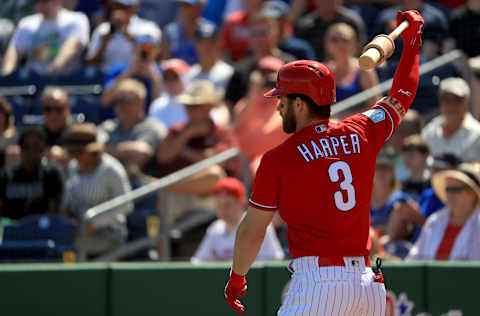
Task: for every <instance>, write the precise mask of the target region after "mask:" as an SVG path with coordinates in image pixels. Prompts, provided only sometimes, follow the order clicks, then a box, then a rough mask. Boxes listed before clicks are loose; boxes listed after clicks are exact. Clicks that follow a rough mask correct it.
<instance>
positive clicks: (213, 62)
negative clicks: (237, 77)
mask: <svg viewBox="0 0 480 316" xmlns="http://www.w3.org/2000/svg"><path fill="white" fill-rule="evenodd" d="M194 39H195V49H196V51H197V54H198V61H199V62H198V64H194V65H193V66H192V67H190V70H189V71H188V74H187V77H188V81H189V82H192V81H194V80H204V79H205V80H210V81H211V82H213V83H214V84H215V86H216V87H217V88H218V89H222V90H224V91H225V89H226V88H227V84H228V81H229V80H230V77H231V76H232V75H233V67H232V66H231V65H230V64H228V63H226V62H224V61H223V60H221V59H220V54H221V53H220V47H219V39H218V27H217V26H216V25H215V24H214V23H212V22H210V21H208V20H206V19H204V18H200V19H199V20H198V24H197V28H196V29H195V32H194Z"/></svg>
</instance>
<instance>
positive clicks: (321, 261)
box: [318, 256, 371, 267]
mask: <svg viewBox="0 0 480 316" xmlns="http://www.w3.org/2000/svg"><path fill="white" fill-rule="evenodd" d="M344 258H345V257H342V256H332V257H318V266H319V267H328V266H341V267H344V266H345V260H344ZM363 258H364V260H365V266H367V267H370V266H371V264H370V257H369V256H364V257H363ZM352 261H354V260H352ZM352 265H355V262H352Z"/></svg>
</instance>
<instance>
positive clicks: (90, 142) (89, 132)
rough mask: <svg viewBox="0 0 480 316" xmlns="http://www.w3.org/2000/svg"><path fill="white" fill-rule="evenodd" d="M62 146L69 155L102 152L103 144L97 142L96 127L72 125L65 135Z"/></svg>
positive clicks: (89, 124)
mask: <svg viewBox="0 0 480 316" xmlns="http://www.w3.org/2000/svg"><path fill="white" fill-rule="evenodd" d="M64 146H65V147H66V149H67V150H68V151H69V152H70V153H81V152H84V151H86V152H101V151H103V144H101V143H98V142H97V134H96V127H95V125H94V124H91V123H82V124H74V125H72V126H71V127H70V128H69V129H68V131H67V133H66V134H65V138H64Z"/></svg>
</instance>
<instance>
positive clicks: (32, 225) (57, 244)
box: [0, 215, 77, 261]
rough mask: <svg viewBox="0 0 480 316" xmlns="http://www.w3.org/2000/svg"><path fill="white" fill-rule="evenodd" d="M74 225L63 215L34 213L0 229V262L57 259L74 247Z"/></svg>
mask: <svg viewBox="0 0 480 316" xmlns="http://www.w3.org/2000/svg"><path fill="white" fill-rule="evenodd" d="M76 231H77V226H76V224H75V223H74V222H73V221H71V220H69V219H67V218H64V217H59V216H47V215H35V216H28V217H25V218H23V219H21V220H19V221H17V222H16V223H14V224H12V225H9V226H6V227H4V229H3V242H2V243H1V245H0V261H25V260H27V261H52V260H56V261H58V260H61V259H62V254H63V252H64V251H67V250H68V251H74V250H75V237H76Z"/></svg>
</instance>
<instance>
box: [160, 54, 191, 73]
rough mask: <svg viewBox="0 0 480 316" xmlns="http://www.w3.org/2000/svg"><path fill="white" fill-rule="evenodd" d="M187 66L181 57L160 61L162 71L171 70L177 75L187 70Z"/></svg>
mask: <svg viewBox="0 0 480 316" xmlns="http://www.w3.org/2000/svg"><path fill="white" fill-rule="evenodd" d="M189 68H190V66H189V65H188V64H187V63H186V62H185V61H184V60H183V59H180V58H171V59H167V60H164V61H163V62H162V70H163V72H166V71H173V72H175V73H176V74H177V75H183V74H184V73H186V72H187V71H188V69H189Z"/></svg>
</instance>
